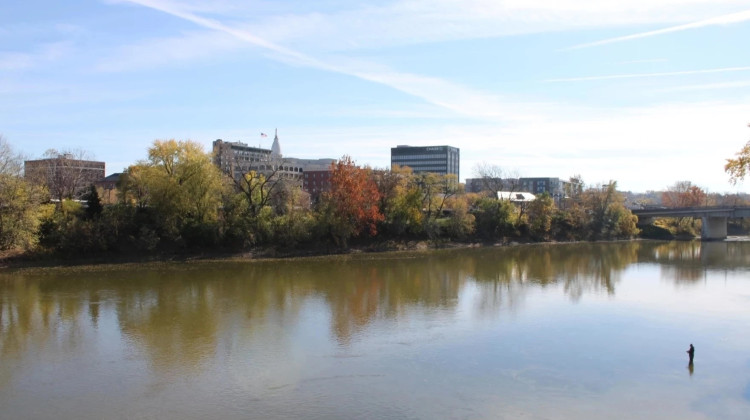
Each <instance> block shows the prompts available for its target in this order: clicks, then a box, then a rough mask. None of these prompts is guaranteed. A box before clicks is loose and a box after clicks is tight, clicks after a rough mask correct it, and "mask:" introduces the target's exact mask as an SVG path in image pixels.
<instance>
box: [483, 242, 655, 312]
mask: <svg viewBox="0 0 750 420" xmlns="http://www.w3.org/2000/svg"><path fill="white" fill-rule="evenodd" d="M639 246H640V243H639V242H622V243H613V244H591V243H584V244H567V245H534V246H528V247H510V248H505V249H502V250H499V251H497V250H488V251H483V252H480V253H477V255H476V256H475V257H474V258H476V259H477V263H476V279H477V281H479V282H502V283H505V284H512V283H530V284H538V285H540V286H542V287H545V286H547V285H550V284H557V283H561V282H562V283H563V286H564V290H565V293H567V294H568V295H569V296H570V297H571V298H573V299H580V297H581V296H582V295H583V293H584V292H587V291H592V292H598V291H600V290H606V291H607V293H609V294H614V292H615V288H614V284H615V283H616V282H617V280H618V274H619V273H620V272H621V271H622V270H624V269H625V267H627V266H628V265H629V264H632V263H634V262H636V261H637V257H638V248H639ZM485 254H487V255H485Z"/></svg>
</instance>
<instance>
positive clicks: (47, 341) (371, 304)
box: [0, 242, 750, 385]
mask: <svg viewBox="0 0 750 420" xmlns="http://www.w3.org/2000/svg"><path fill="white" fill-rule="evenodd" d="M748 246H750V243H732V244H724V243H708V244H706V243H703V244H699V243H691V242H677V243H663V242H623V243H608V244H565V245H529V246H517V247H498V248H481V249H463V250H447V251H438V252H424V253H414V254H408V253H403V254H395V255H394V254H376V255H360V256H353V257H331V258H313V259H300V260H283V261H282V260H279V261H265V262H257V261H256V262H250V263H248V262H241V261H222V262H216V263H213V262H208V263H190V264H155V265H146V266H138V267H136V266H118V267H96V268H90V267H89V268H80V269H63V270H41V271H39V272H21V274H5V275H2V276H0V358H2V363H0V375H2V376H0V385H1V384H2V381H3V380H6V381H7V380H8V378H9V377H10V374H11V373H12V372H13V370H12V369H13V367H12V366H13V365H18V364H17V363H12V362H11V363H7V361H12V360H14V359H15V358H19V357H26V356H23V355H25V354H26V353H28V352H29V351H33V350H34V349H43V348H46V347H49V346H51V345H53V344H54V345H56V346H65V347H62V348H58V347H50V348H52V349H53V350H54V351H67V349H75V348H76V346H82V345H84V344H81V341H85V340H82V339H81V331H84V332H85V328H86V326H87V325H88V324H87V322H90V323H91V324H90V325H93V326H95V327H97V326H98V327H97V328H105V327H106V328H109V327H110V326H111V324H109V323H104V324H103V321H102V320H103V319H116V320H117V323H116V328H119V331H118V332H119V333H120V334H121V335H122V338H123V340H124V341H126V342H127V343H128V344H129V345H131V346H133V347H134V348H136V349H139V350H140V351H142V352H143V354H144V356H145V357H146V359H147V360H148V361H149V363H150V364H151V366H152V367H153V368H154V369H156V370H161V369H164V370H171V369H173V368H179V369H181V370H182V371H192V372H195V371H196V370H200V369H201V368H202V367H203V365H204V363H205V361H207V360H212V359H213V356H215V354H216V352H217V349H218V348H219V347H220V345H222V343H225V344H226V345H233V343H240V344H241V345H242V346H243V348H244V347H246V346H247V345H248V344H253V345H255V344H258V343H260V344H261V347H259V348H264V349H267V348H269V347H268V346H273V348H274V349H283V348H285V346H286V345H287V344H288V343H287V342H286V341H285V340H291V338H290V337H291V336H293V334H294V331H295V330H296V329H297V327H298V326H300V325H310V324H304V322H305V321H308V320H304V319H300V316H301V314H303V313H304V314H309V313H310V312H308V311H309V310H310V308H312V307H314V308H322V310H323V311H326V313H325V314H322V313H321V314H322V315H323V316H327V315H328V314H330V318H329V319H330V326H325V325H324V326H321V328H326V329H328V330H329V331H331V333H332V334H333V335H334V336H335V337H336V339H337V340H338V341H339V342H340V343H342V344H345V343H348V342H350V341H351V340H352V338H353V337H355V336H356V335H357V334H359V333H360V332H361V331H363V330H364V329H366V328H367V327H368V326H369V325H371V324H372V323H373V322H375V321H378V320H398V319H402V318H406V317H409V316H410V315H411V313H413V312H417V311H421V310H425V309H428V310H430V309H438V310H441V311H444V312H450V311H453V310H455V309H456V308H457V306H458V301H459V297H461V296H462V291H463V290H471V292H472V293H470V294H469V295H467V296H471V297H472V299H475V300H474V301H472V302H470V304H472V305H474V306H473V308H472V309H473V310H474V311H475V312H477V313H480V314H497V313H498V311H499V310H501V309H502V310H514V309H516V308H520V307H521V304H522V303H523V299H524V298H525V297H526V294H527V292H528V291H529V290H533V289H538V288H546V287H560V288H561V289H562V290H563V291H564V293H566V294H567V295H568V296H569V297H570V298H571V299H573V300H577V299H580V298H581V297H582V296H583V295H584V294H586V293H590V292H594V293H601V292H603V293H608V294H613V293H615V286H616V284H617V282H618V280H619V275H620V273H621V272H622V271H623V270H624V269H625V268H626V267H627V266H628V265H629V264H633V263H635V262H639V263H640V262H647V263H648V262H654V263H659V264H661V265H662V266H663V267H683V266H684V267H687V268H680V270H687V272H688V274H689V273H690V272H691V270H696V269H697V270H700V269H702V268H704V267H705V266H706V265H707V266H709V267H737V268H738V269H739V268H740V267H743V268H742V269H747V268H746V267H747V266H748V265H750V264H748V261H747V258H748V257H747V255H750V253H748V252H747V251H748V249H747V247H748ZM722 253H724V254H725V257H723V258H722V257H721V254H722ZM672 275H675V278H679V279H680V281H682V280H684V279H689V278H690V277H689V275H686V274H685V273H680V274H679V275H677V274H675V273H672ZM469 283H470V284H471V287H472V288H474V289H468V288H466V286H467V285H469ZM306 305H308V306H306ZM309 305H313V306H309ZM316 310H318V309H316ZM315 319H317V318H315ZM315 328H317V326H316V327H315ZM84 338H85V337H84ZM274 340H276V341H278V342H276V341H274Z"/></svg>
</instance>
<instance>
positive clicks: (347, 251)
mask: <svg viewBox="0 0 750 420" xmlns="http://www.w3.org/2000/svg"><path fill="white" fill-rule="evenodd" d="M521 243H533V242H530V241H526V242H524V241H502V242H454V241H430V240H408V241H396V240H388V241H383V242H373V243H362V244H355V245H352V246H350V247H347V248H339V247H334V246H309V247H301V248H294V249H284V248H273V247H265V248H260V247H259V248H253V249H249V250H243V251H230V250H222V249H214V250H198V251H195V250H193V251H190V250H182V251H175V252H161V253H156V254H136V253H133V254H117V255H113V254H102V255H89V256H77V257H61V256H56V255H45V254H37V253H26V252H22V251H4V252H0V269H16V268H37V267H39V268H41V267H67V266H82V265H103V264H133V263H150V262H175V261H176V262H179V261H203V260H222V259H226V260H258V261H260V260H273V259H289V258H307V257H322V256H328V255H353V254H365V253H381V252H399V251H410V252H411V251H427V250H433V249H451V248H477V247H485V246H508V245H514V244H521Z"/></svg>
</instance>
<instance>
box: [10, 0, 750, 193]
mask: <svg viewBox="0 0 750 420" xmlns="http://www.w3.org/2000/svg"><path fill="white" fill-rule="evenodd" d="M748 40H750V1H739V0H736V1H735V0H679V1H678V0H611V1H608V0H600V1H597V2H586V1H574V0H506V1H499V0H430V1H426V0H392V1H357V0H348V1H339V0H322V1H286V0H274V1H256V0H242V1H240V0H215V1H210V2H208V1H198V0H134V1H125V0H102V1H87V0H81V1H73V2H60V1H51V0H24V1H5V2H2V3H1V4H0V134H2V135H3V136H4V137H5V138H6V140H7V141H8V142H9V143H10V144H11V145H12V146H13V147H14V148H15V149H17V150H19V151H21V152H22V153H24V154H25V155H26V156H27V157H29V158H36V157H40V156H41V155H42V154H43V153H44V151H45V150H47V149H49V148H56V149H83V150H86V151H88V152H90V154H91V155H93V156H94V157H95V158H97V159H98V160H103V161H105V162H106V163H107V173H112V172H119V171H121V170H122V169H123V168H125V167H127V166H128V165H130V164H133V163H135V162H136V161H137V160H139V159H143V158H145V157H146V149H147V148H148V147H149V145H150V144H151V143H152V142H153V140H155V139H169V138H176V139H191V140H195V141H198V142H200V143H202V144H204V146H205V148H206V150H210V147H211V142H212V141H213V140H215V139H218V138H221V139H224V140H230V141H236V140H240V141H243V142H245V143H248V144H253V145H254V144H260V145H261V146H263V147H266V148H270V146H271V140H272V137H273V136H272V135H270V136H269V137H268V138H261V136H260V133H261V132H264V133H269V134H272V133H273V131H274V129H276V128H278V130H279V138H280V140H281V146H282V151H283V152H284V154H285V155H287V156H291V157H300V158H324V157H330V158H339V157H341V156H342V155H344V154H348V155H350V156H352V157H353V158H354V160H355V161H356V162H357V163H359V164H362V165H365V164H367V165H370V166H374V167H381V168H382V167H387V166H389V162H390V148H391V147H394V146H396V145H399V144H409V145H415V146H416V145H451V146H456V147H459V148H460V149H461V179H465V178H467V177H472V176H474V168H475V167H476V165H477V164H479V163H482V162H485V163H489V164H493V165H498V166H500V167H502V168H504V169H505V170H507V171H508V172H509V173H515V174H518V175H520V176H526V177H537V176H551V177H560V178H568V177H569V176H571V175H575V174H580V175H581V176H582V177H583V179H584V181H586V182H587V183H588V184H596V183H600V182H607V181H608V180H610V179H613V180H616V181H618V184H619V186H620V188H621V189H623V190H631V191H646V190H659V189H664V188H666V187H668V186H670V185H672V184H674V183H675V182H676V181H682V180H689V181H692V182H693V183H694V184H697V185H699V186H701V187H703V188H705V189H707V190H709V191H711V192H733V191H745V192H746V191H748V183H747V182H746V183H744V184H739V185H737V186H736V187H733V186H731V185H730V184H729V183H728V182H727V179H728V178H727V176H726V174H725V173H724V171H723V166H724V162H725V159H726V158H729V157H732V156H733V155H734V154H735V153H736V152H737V151H738V150H739V149H740V148H741V147H742V146H743V145H744V144H745V142H746V141H748V140H749V139H750V128H748V126H747V125H748V123H750V101H749V99H750V48H748ZM748 182H750V180H748Z"/></svg>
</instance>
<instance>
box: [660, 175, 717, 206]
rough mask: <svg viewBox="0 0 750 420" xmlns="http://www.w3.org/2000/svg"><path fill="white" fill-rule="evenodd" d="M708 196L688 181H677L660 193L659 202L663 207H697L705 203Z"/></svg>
mask: <svg viewBox="0 0 750 420" xmlns="http://www.w3.org/2000/svg"><path fill="white" fill-rule="evenodd" d="M707 199H708V196H707V194H706V192H705V191H703V190H702V189H701V188H700V187H698V186H697V185H693V184H692V183H691V182H690V181H678V182H676V183H675V184H674V185H672V186H670V187H668V188H667V190H666V191H664V192H663V193H662V196H661V202H662V204H663V205H664V206H665V207H698V206H705V205H706V204H707V202H708V201H707Z"/></svg>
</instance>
